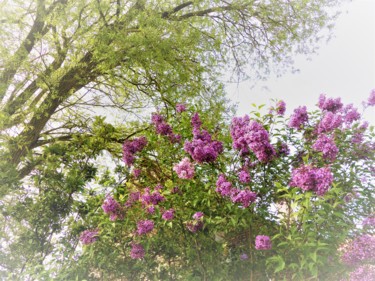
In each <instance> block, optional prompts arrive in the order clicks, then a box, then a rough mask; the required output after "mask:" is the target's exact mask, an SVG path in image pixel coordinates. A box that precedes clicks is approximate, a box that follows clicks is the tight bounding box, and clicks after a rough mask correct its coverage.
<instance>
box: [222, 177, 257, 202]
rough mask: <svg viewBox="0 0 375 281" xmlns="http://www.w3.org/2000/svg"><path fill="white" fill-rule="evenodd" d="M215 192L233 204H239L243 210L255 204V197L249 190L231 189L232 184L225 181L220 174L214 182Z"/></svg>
mask: <svg viewBox="0 0 375 281" xmlns="http://www.w3.org/2000/svg"><path fill="white" fill-rule="evenodd" d="M216 192H218V193H220V195H221V196H223V197H230V199H231V201H232V202H233V203H239V204H241V205H242V206H243V207H245V208H247V207H249V205H250V204H251V203H253V202H255V200H256V197H257V196H256V193H255V192H252V191H250V190H247V189H245V190H241V189H238V188H233V186H232V183H231V182H229V181H227V179H226V178H225V176H224V175H223V174H220V175H219V178H218V180H217V181H216Z"/></svg>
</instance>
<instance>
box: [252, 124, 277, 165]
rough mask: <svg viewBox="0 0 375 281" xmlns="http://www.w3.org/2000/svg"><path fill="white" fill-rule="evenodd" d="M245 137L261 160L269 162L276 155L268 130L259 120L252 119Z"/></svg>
mask: <svg viewBox="0 0 375 281" xmlns="http://www.w3.org/2000/svg"><path fill="white" fill-rule="evenodd" d="M245 139H246V142H247V145H248V146H249V148H250V149H251V150H252V152H254V154H255V156H256V157H257V158H258V160H259V161H260V162H262V163H267V162H269V161H271V160H272V159H273V158H274V156H275V155H276V151H275V149H274V148H273V146H272V145H271V144H270V141H269V135H268V132H267V131H266V130H265V129H264V128H263V126H262V125H261V124H259V123H258V122H256V121H253V120H252V121H250V123H249V125H248V132H247V133H246V135H245Z"/></svg>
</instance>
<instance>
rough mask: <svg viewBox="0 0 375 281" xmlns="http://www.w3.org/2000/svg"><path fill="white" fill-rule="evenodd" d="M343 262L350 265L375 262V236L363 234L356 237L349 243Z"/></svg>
mask: <svg viewBox="0 0 375 281" xmlns="http://www.w3.org/2000/svg"><path fill="white" fill-rule="evenodd" d="M342 261H343V262H344V263H345V264H348V265H356V264H363V263H365V262H369V263H372V262H375V236H371V235H369V234H363V235H361V236H358V237H356V238H355V239H354V240H353V241H351V242H350V243H349V245H348V247H347V249H346V251H345V252H344V254H343V255H342Z"/></svg>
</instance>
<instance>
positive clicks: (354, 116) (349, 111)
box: [342, 104, 361, 125]
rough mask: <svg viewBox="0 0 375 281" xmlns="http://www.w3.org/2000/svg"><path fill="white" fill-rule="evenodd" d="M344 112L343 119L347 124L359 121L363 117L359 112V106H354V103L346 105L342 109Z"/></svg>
mask: <svg viewBox="0 0 375 281" xmlns="http://www.w3.org/2000/svg"><path fill="white" fill-rule="evenodd" d="M342 113H343V119H344V120H343V121H344V122H345V123H346V124H347V125H350V124H352V123H353V122H354V121H357V120H359V119H361V114H360V113H359V112H358V110H357V108H355V107H354V106H353V104H348V105H346V106H345V107H344V109H343V110H342Z"/></svg>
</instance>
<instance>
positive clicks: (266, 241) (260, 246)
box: [255, 235, 272, 250]
mask: <svg viewBox="0 0 375 281" xmlns="http://www.w3.org/2000/svg"><path fill="white" fill-rule="evenodd" d="M271 248H272V243H271V239H270V237H269V236H266V235H258V236H257V237H256V238H255V249H257V250H270V249H271Z"/></svg>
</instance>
